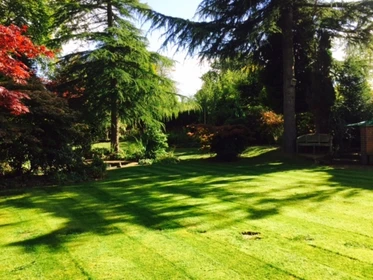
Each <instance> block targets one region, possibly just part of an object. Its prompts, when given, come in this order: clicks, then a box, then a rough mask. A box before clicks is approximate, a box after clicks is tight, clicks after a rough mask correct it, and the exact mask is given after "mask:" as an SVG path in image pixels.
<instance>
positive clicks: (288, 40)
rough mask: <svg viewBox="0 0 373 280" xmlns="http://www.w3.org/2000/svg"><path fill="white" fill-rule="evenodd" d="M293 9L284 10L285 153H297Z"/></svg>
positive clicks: (282, 26) (290, 7) (282, 27)
mask: <svg viewBox="0 0 373 280" xmlns="http://www.w3.org/2000/svg"><path fill="white" fill-rule="evenodd" d="M292 28H293V7H292V5H291V4H289V5H288V6H287V7H285V8H284V10H283V15H282V21H281V29H282V57H283V95H284V104H283V106H284V138H283V149H284V152H285V153H294V152H295V138H296V125H295V82H296V81H295V76H294V49H293V32H292Z"/></svg>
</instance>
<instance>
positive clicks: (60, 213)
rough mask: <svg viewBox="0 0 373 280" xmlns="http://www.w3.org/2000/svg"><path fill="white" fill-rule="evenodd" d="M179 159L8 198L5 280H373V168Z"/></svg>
mask: <svg viewBox="0 0 373 280" xmlns="http://www.w3.org/2000/svg"><path fill="white" fill-rule="evenodd" d="M180 155H181V158H182V159H183V160H182V161H181V162H180V163H179V164H176V165H172V164H171V165H162V164H159V165H152V166H137V167H129V168H124V169H118V170H113V171H110V172H109V175H108V178H107V179H106V180H104V181H99V182H93V183H87V184H82V185H75V186H67V187H48V188H34V189H30V190H18V191H3V192H1V193H0V236H1V238H0V250H1V254H0V264H1V265H0V279H55V280H56V279H372V276H373V172H372V171H373V170H372V169H371V168H360V169H352V168H348V169H344V168H332V167H323V166H317V165H314V164H313V163H311V162H306V161H303V160H299V159H294V158H291V157H285V156H283V155H282V154H281V153H280V152H278V151H276V150H274V149H271V148H266V149H263V148H252V149H250V150H249V151H248V153H247V154H246V156H247V157H246V158H244V159H241V160H239V161H237V162H231V163H219V162H216V161H214V160H211V159H209V158H207V157H208V156H207V155H204V158H203V157H202V158H201V157H200V156H197V155H195V154H194V153H193V152H191V151H190V150H183V151H181V152H180ZM248 231H250V232H259V233H260V234H258V235H253V236H250V235H243V234H242V232H248Z"/></svg>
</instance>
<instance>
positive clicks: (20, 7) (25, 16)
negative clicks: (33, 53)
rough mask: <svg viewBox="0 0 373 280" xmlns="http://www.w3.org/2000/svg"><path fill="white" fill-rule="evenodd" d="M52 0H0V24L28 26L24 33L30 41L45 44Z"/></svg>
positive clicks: (48, 34) (47, 36) (49, 30)
mask: <svg viewBox="0 0 373 280" xmlns="http://www.w3.org/2000/svg"><path fill="white" fill-rule="evenodd" d="M51 2H52V0H27V1H25V0H1V1H0V24H3V25H5V26H9V25H11V24H13V25H16V26H28V29H27V32H26V33H25V34H26V35H27V36H28V37H29V38H31V40H32V42H34V43H36V44H46V43H48V42H49V37H50V35H51V31H52V30H51V23H52V21H53V19H52V18H51V16H50V15H51Z"/></svg>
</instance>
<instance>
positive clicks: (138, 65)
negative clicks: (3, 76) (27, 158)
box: [55, 0, 176, 152]
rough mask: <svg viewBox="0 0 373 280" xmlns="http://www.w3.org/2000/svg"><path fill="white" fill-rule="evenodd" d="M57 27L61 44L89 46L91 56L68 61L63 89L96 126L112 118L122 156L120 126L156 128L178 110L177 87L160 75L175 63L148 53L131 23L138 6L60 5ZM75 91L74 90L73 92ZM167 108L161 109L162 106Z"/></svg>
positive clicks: (109, 0)
mask: <svg viewBox="0 0 373 280" xmlns="http://www.w3.org/2000/svg"><path fill="white" fill-rule="evenodd" d="M55 4H56V14H55V22H56V24H57V26H58V31H57V37H58V38H59V40H60V41H61V42H68V41H72V40H81V41H84V42H89V45H90V50H85V51H80V52H75V53H72V54H70V55H67V56H65V57H64V58H63V59H62V61H61V64H60V66H61V67H60V69H61V71H60V75H59V77H60V81H59V82H60V84H61V85H63V86H66V88H70V89H69V91H70V92H71V93H74V92H75V93H78V95H80V96H81V97H83V99H84V107H85V108H88V109H89V111H90V112H91V113H92V112H93V114H94V115H96V118H95V119H96V120H99V119H100V118H101V121H102V119H104V118H105V114H106V113H107V112H110V124H111V129H110V132H111V133H110V142H111V149H112V150H113V151H114V152H118V151H119V120H120V119H122V120H124V121H125V122H127V123H128V122H130V121H132V122H133V121H134V120H136V121H138V122H140V123H149V122H153V123H154V122H155V123H158V124H159V122H158V121H159V120H160V118H161V117H162V116H164V115H165V114H166V113H170V112H171V111H172V109H173V108H175V104H176V95H175V88H174V86H173V82H172V81H171V80H170V79H168V78H167V77H166V76H165V75H162V70H163V69H164V68H167V67H170V65H171V61H170V60H168V59H166V58H165V57H162V56H161V55H159V54H156V53H151V52H149V51H147V49H146V41H145V38H144V37H142V36H141V33H140V31H139V30H138V29H137V28H135V27H134V25H133V23H132V22H131V20H132V19H133V17H132V15H133V14H134V13H135V11H136V10H138V11H139V10H146V9H148V7H147V6H146V5H144V4H141V3H140V2H139V1H127V0H104V1H97V0H96V1H95V0H89V1H83V0H82V1H68V0H63V1H57V2H56V3H55ZM71 88H74V89H75V91H74V90H71ZM162 103H163V106H162Z"/></svg>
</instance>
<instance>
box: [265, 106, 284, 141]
mask: <svg viewBox="0 0 373 280" xmlns="http://www.w3.org/2000/svg"><path fill="white" fill-rule="evenodd" d="M260 122H261V132H262V134H263V138H265V139H267V141H268V142H269V143H270V144H272V143H277V142H278V141H279V139H280V138H281V136H282V134H283V133H284V118H283V116H282V115H279V114H276V113H275V112H273V111H269V110H266V111H263V112H261V118H260Z"/></svg>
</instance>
